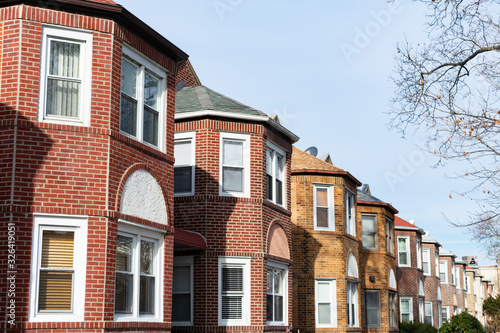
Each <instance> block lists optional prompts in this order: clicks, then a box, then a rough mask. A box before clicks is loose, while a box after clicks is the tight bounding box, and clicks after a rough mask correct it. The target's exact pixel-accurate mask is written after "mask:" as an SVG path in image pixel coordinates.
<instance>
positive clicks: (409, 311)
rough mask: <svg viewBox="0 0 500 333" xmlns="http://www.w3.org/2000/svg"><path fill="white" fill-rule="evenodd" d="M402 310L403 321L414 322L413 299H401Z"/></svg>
mask: <svg viewBox="0 0 500 333" xmlns="http://www.w3.org/2000/svg"><path fill="white" fill-rule="evenodd" d="M399 302H400V309H401V321H408V322H410V321H412V320H413V305H412V299H411V298H407V297H401V298H400V299H399Z"/></svg>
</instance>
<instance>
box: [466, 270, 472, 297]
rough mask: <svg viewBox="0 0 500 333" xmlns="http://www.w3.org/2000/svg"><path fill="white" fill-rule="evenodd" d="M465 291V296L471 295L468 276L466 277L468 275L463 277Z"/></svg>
mask: <svg viewBox="0 0 500 333" xmlns="http://www.w3.org/2000/svg"><path fill="white" fill-rule="evenodd" d="M465 291H466V292H467V294H471V293H472V290H471V287H470V276H468V275H466V276H465Z"/></svg>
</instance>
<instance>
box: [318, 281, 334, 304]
mask: <svg viewBox="0 0 500 333" xmlns="http://www.w3.org/2000/svg"><path fill="white" fill-rule="evenodd" d="M330 296H331V292H330V283H329V282H318V303H330V302H331V300H330Z"/></svg>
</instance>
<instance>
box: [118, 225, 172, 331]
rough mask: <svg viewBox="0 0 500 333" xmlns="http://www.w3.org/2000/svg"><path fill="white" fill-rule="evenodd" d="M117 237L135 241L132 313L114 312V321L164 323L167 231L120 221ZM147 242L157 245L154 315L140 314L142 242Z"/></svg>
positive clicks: (154, 257)
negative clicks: (164, 273) (164, 255)
mask: <svg viewBox="0 0 500 333" xmlns="http://www.w3.org/2000/svg"><path fill="white" fill-rule="evenodd" d="M117 235H121V236H125V237H130V238H132V239H133V250H132V251H133V253H132V266H134V267H133V271H132V273H133V276H134V277H133V279H134V284H133V296H132V313H131V314H125V313H116V312H114V320H115V321H117V322H128V321H150V322H162V321H163V269H164V267H163V252H164V245H163V239H164V236H165V231H164V230H160V229H156V228H152V227H146V226H143V225H140V224H137V223H133V222H129V221H125V220H118V232H117ZM143 238H144V239H145V240H146V241H153V242H154V243H155V251H154V252H155V253H154V256H153V262H154V268H153V270H154V275H155V300H154V310H155V311H154V314H152V315H151V314H144V315H141V314H139V291H140V290H139V281H140V276H141V274H140V260H139V256H140V242H141V240H142V239H143Z"/></svg>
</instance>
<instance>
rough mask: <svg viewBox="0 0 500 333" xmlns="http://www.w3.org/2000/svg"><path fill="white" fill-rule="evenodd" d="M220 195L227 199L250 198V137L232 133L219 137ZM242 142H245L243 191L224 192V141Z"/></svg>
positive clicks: (225, 133) (221, 133) (222, 134)
mask: <svg viewBox="0 0 500 333" xmlns="http://www.w3.org/2000/svg"><path fill="white" fill-rule="evenodd" d="M219 138H220V139H219V195H220V196H227V197H244V198H249V197H250V174H251V173H252V170H250V135H249V134H240V133H231V132H220V135H219ZM225 140H232V141H241V142H243V156H242V158H243V176H242V177H243V191H242V192H235V191H223V161H224V141H225Z"/></svg>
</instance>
